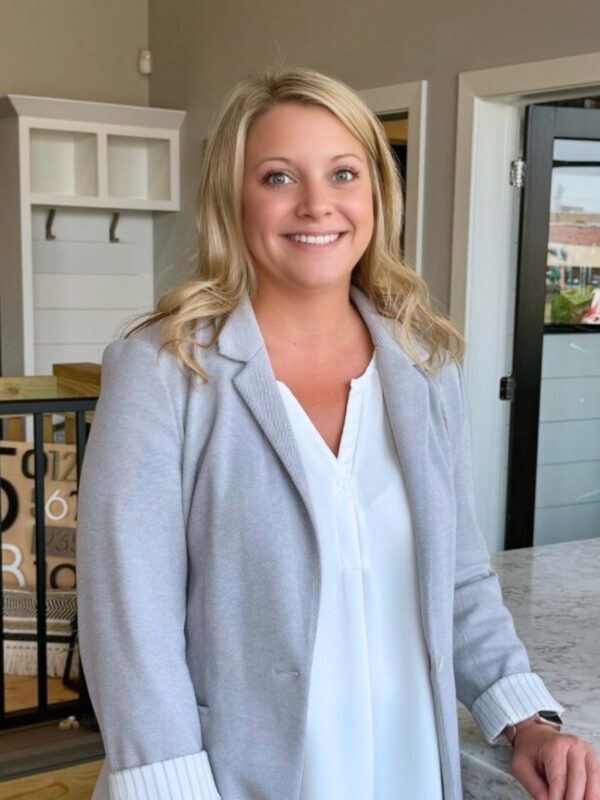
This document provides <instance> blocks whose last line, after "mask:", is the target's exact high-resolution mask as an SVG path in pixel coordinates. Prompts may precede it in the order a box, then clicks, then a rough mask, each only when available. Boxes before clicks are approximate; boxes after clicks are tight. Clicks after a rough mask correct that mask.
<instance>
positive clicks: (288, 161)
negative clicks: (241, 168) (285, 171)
mask: <svg viewBox="0 0 600 800" xmlns="http://www.w3.org/2000/svg"><path fill="white" fill-rule="evenodd" d="M349 157H352V158H357V159H358V160H359V161H362V158H361V157H360V156H359V155H358V154H357V153H341V154H340V155H338V156H332V157H331V159H330V161H338V160H339V159H340V158H349ZM265 161H283V162H284V163H286V164H291V163H292V159H290V158H286V157H285V156H267V158H263V159H261V160H260V161H259V162H258V163H257V164H256V166H255V169H256V168H258V167H260V165H261V164H264V163H265Z"/></svg>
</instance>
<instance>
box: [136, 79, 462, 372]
mask: <svg viewBox="0 0 600 800" xmlns="http://www.w3.org/2000/svg"><path fill="white" fill-rule="evenodd" d="M282 103H299V104H309V105H317V106H321V107H323V108H325V109H327V110H328V111H330V112H331V113H333V114H334V115H335V116H336V117H337V118H338V119H339V120H340V122H342V124H343V125H345V126H346V128H347V129H348V130H349V131H350V133H351V134H352V135H353V136H354V137H355V138H356V139H357V140H358V141H359V142H360V143H361V144H362V146H363V147H364V149H365V151H366V153H367V156H368V161H369V170H370V176H371V183H372V187H373V205H374V219H375V224H374V230H373V236H372V238H371V241H370V243H369V245H368V247H367V249H366V251H365V253H364V254H363V256H362V258H361V259H360V262H359V263H358V264H357V265H356V267H355V268H354V270H353V273H352V283H354V284H355V285H356V286H358V287H359V289H361V290H362V291H363V292H364V293H365V294H366V296H367V297H368V298H369V299H370V300H371V302H372V303H373V304H374V306H375V308H376V310H377V311H378V312H379V313H380V314H381V315H383V316H385V317H388V318H390V319H392V320H396V321H397V322H398V323H400V324H398V325H397V326H394V328H395V330H396V331H397V333H396V337H397V339H398V341H399V342H400V344H401V346H402V347H403V348H404V350H405V351H406V352H407V353H408V355H409V356H410V357H411V358H412V359H413V360H415V361H416V362H417V363H419V364H420V365H421V366H422V367H423V368H424V369H425V370H427V371H429V372H430V373H433V374H434V373H435V372H436V371H437V369H438V368H439V367H440V366H441V365H442V364H443V363H445V362H446V360H447V359H448V358H452V359H453V360H460V359H461V358H462V355H463V350H464V342H463V338H462V335H461V333H460V332H459V330H458V329H457V328H456V327H455V326H454V325H453V323H452V322H451V320H450V319H449V318H448V317H446V316H445V315H444V314H442V313H440V312H437V311H434V310H433V308H432V307H431V304H430V301H429V292H428V289H427V285H426V284H425V282H424V281H423V279H422V278H420V277H419V276H418V275H417V274H416V273H415V271H414V270H413V269H412V268H411V267H409V266H408V264H407V263H406V261H405V260H404V259H403V257H402V256H401V254H400V231H401V227H402V216H403V208H402V205H403V204H402V192H401V186H400V179H399V176H398V172H397V169H396V165H395V163H394V159H393V156H392V154H391V151H390V147H389V144H388V142H387V138H386V135H385V131H384V129H383V126H382V125H381V123H380V121H379V120H378V119H377V117H376V116H375V115H374V114H373V113H372V111H371V110H370V109H369V108H368V106H367V105H366V104H365V103H364V102H363V100H362V99H361V98H360V97H359V96H358V95H357V94H356V93H355V92H354V91H353V90H352V89H350V87H348V86H346V84H344V83H342V82H341V81H339V80H337V79H335V78H333V77H330V76H328V75H325V74H323V73H321V72H317V71H316V70H313V69H310V68H308V67H304V66H285V67H278V68H273V69H268V70H266V71H265V72H262V73H260V74H258V75H256V76H254V77H251V78H248V79H246V80H243V81H241V82H239V83H238V84H236V85H235V86H234V87H233V89H232V90H231V91H230V93H229V95H228V96H227V98H226V99H225V102H224V104H223V106H222V108H221V111H220V113H219V115H218V117H217V119H216V123H215V125H214V128H213V131H212V135H211V136H210V138H209V140H208V143H207V145H206V150H205V154H204V160H203V163H202V170H201V176H200V187H199V190H198V196H197V212H196V224H197V229H198V264H197V268H196V273H195V276H194V277H193V278H192V279H191V280H187V281H185V282H183V283H180V284H179V285H177V286H175V287H173V288H172V289H170V290H169V291H167V292H166V293H165V294H164V295H163V296H162V297H161V299H160V300H159V301H158V303H157V306H156V310H155V311H152V312H149V315H145V316H146V318H145V319H144V320H143V321H142V322H139V323H137V324H136V325H135V326H134V327H133V328H131V329H130V330H129V331H128V332H127V333H126V334H125V336H130V335H131V334H132V333H134V332H135V331H137V330H139V329H141V328H144V327H146V326H148V325H151V324H153V323H155V322H159V323H160V341H161V347H166V348H167V349H169V350H171V351H172V352H173V353H174V354H175V355H176V356H177V357H178V358H179V359H180V360H181V362H182V363H183V365H184V367H187V368H188V369H189V370H191V372H192V373H196V374H197V375H199V376H200V377H201V378H202V379H203V380H208V375H207V373H206V372H205V370H203V369H202V366H201V365H200V363H199V362H198V360H197V358H196V357H195V355H196V354H195V352H194V350H195V348H198V347H208V346H211V345H212V344H214V342H215V341H216V339H217V337H218V335H219V333H220V330H221V328H222V326H223V324H224V322H225V320H226V319H227V316H228V315H229V313H230V312H231V311H232V310H233V309H234V308H235V307H236V305H237V304H238V303H239V302H240V300H241V299H242V297H243V296H244V294H246V293H248V294H249V296H250V297H253V296H254V293H255V291H256V277H255V272H254V268H253V262H252V257H251V254H250V252H249V250H248V248H247V246H246V244H245V241H244V236H243V233H242V200H241V195H242V178H243V171H244V151H245V145H246V137H247V134H248V130H249V127H250V125H251V123H252V122H253V121H254V120H255V119H256V118H257V117H258V116H259V115H260V114H263V113H265V112H266V111H267V110H269V109H270V108H272V107H273V106H275V105H279V104H282ZM211 327H212V335H211V336H210V338H209V340H208V341H206V340H204V341H203V343H200V341H198V337H196V335H195V334H196V332H197V330H198V329H199V328H211ZM202 338H203V339H205V337H202ZM423 349H424V350H425V352H426V353H427V357H426V358H422V356H421V354H422V352H423Z"/></svg>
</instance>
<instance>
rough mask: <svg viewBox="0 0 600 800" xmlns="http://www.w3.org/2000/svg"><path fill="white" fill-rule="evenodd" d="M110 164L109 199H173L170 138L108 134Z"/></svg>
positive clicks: (108, 158)
mask: <svg viewBox="0 0 600 800" xmlns="http://www.w3.org/2000/svg"><path fill="white" fill-rule="evenodd" d="M107 161H108V194H109V196H110V197H121V198H131V199H134V198H135V199H140V200H170V199H171V147H170V141H169V139H158V138H150V137H148V138H146V137H141V136H115V135H112V134H109V135H108V136H107Z"/></svg>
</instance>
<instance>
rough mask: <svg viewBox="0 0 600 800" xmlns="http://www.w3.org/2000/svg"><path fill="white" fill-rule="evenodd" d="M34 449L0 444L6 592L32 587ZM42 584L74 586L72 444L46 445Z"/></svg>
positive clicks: (74, 465) (0, 510)
mask: <svg viewBox="0 0 600 800" xmlns="http://www.w3.org/2000/svg"><path fill="white" fill-rule="evenodd" d="M34 471H35V465H34V450H33V447H32V445H31V443H30V442H17V441H7V440H0V514H1V515H2V580H3V585H4V587H5V588H7V589H13V588H14V589H33V588H35V585H36V563H37V557H36V545H35V490H34ZM44 491H45V521H46V585H47V587H48V588H51V589H73V588H74V587H75V529H76V520H77V463H76V451H75V445H71V444H53V443H50V442H48V443H44Z"/></svg>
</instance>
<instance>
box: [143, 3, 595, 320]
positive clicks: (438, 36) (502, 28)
mask: <svg viewBox="0 0 600 800" xmlns="http://www.w3.org/2000/svg"><path fill="white" fill-rule="evenodd" d="M149 25H150V43H151V47H152V50H153V53H154V58H155V72H154V75H153V76H152V80H151V84H150V104H151V105H158V106H162V105H164V106H168V107H175V108H184V109H187V110H188V118H187V120H186V123H185V124H184V130H183V149H182V177H183V183H182V193H183V194H182V196H183V202H184V211H183V212H182V213H181V214H179V215H177V217H176V218H173V217H171V216H167V215H164V216H163V217H162V219H161V220H159V221H158V224H157V226H156V241H155V244H156V256H157V270H158V272H159V275H158V286H159V287H160V288H166V286H168V285H169V284H170V283H172V282H173V281H174V280H175V279H176V278H177V277H178V276H179V275H180V274H182V273H183V265H184V264H185V263H187V262H189V260H190V258H191V257H192V255H193V247H194V243H193V227H192V226H193V213H192V208H193V202H194V195H195V191H196V183H197V175H198V164H199V154H200V146H201V139H202V137H203V136H204V135H205V133H206V128H207V125H208V123H209V120H210V118H211V115H212V114H213V112H214V110H215V107H216V104H217V103H218V101H219V99H220V97H221V96H222V94H223V93H224V91H226V89H227V88H228V87H229V86H230V85H231V84H232V83H233V82H235V81H236V80H238V79H239V78H241V77H243V76H245V75H247V74H248V73H251V72H254V71H255V70H257V69H259V68H261V67H264V66H266V65H268V64H272V63H274V62H278V61H280V60H281V59H282V58H283V59H284V60H285V61H301V62H304V63H306V64H309V65H311V66H314V67H316V68H318V69H325V70H328V71H331V72H333V73H334V74H336V75H338V76H339V77H340V78H342V79H343V80H345V81H347V82H348V83H350V84H351V85H353V86H354V87H356V88H358V89H362V88H368V87H372V86H382V85H385V84H393V83H401V82H404V81H414V80H420V79H427V80H428V81H429V118H428V135H427V148H426V185H425V189H426V195H425V209H424V213H425V219H424V246H423V263H424V276H425V278H426V280H427V282H428V283H429V286H430V289H431V293H432V295H433V297H434V298H436V300H438V302H439V305H440V307H442V308H443V309H444V310H447V309H448V304H449V292H450V249H451V226H452V198H453V190H454V149H455V129H456V102H457V75H458V73H459V72H461V71H466V70H473V69H481V68H485V67H493V66H500V65H505V64H512V63H521V62H529V61H537V60H539V59H544V58H552V57H557V56H566V55H573V54H576V53H585V52H592V51H597V50H598V49H600V45H599V44H598V30H599V29H600V4H599V3H598V2H597V0H571V2H569V3H566V2H564V0H544V2H539V0H504V1H503V2H500V3H499V2H492V1H491V0H454V2H449V0H446V2H443V1H442V0H405V2H399V1H398V0H395V2H393V1H392V0H330V2H323V1H322V0H318V2H317V0H304V2H285V0H284V2H282V1H281V0H252V1H251V2H244V0H221V1H220V2H218V3H216V2H207V0H149Z"/></svg>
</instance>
